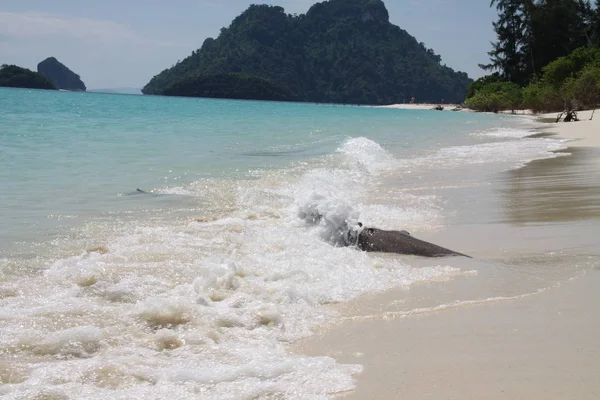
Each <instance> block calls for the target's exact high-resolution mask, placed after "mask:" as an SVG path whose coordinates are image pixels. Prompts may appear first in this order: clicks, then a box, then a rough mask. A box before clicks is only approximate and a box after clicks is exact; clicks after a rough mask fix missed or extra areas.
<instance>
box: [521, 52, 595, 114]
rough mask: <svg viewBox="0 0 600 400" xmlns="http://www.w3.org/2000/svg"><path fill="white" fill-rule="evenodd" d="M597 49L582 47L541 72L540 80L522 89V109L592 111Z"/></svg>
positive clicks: (555, 61)
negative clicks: (587, 109) (579, 109)
mask: <svg viewBox="0 0 600 400" xmlns="http://www.w3.org/2000/svg"><path fill="white" fill-rule="evenodd" d="M599 69H600V48H598V47H585V48H581V49H577V50H575V51H573V52H572V53H571V54H569V55H568V56H565V57H559V58H558V59H556V60H554V61H553V62H551V63H550V64H548V65H547V66H546V67H544V69H543V74H542V77H541V79H540V80H538V81H536V82H533V83H531V84H529V86H527V87H526V88H525V89H524V92H523V97H524V101H523V103H524V106H525V107H527V108H531V109H532V110H533V111H536V112H538V111H560V110H564V109H565V108H567V109H568V108H573V109H578V108H588V107H595V105H596V104H597V102H596V101H595V100H594V98H595V97H594V96H595V93H596V92H595V90H596V88H597V86H596V85H597V81H596V80H595V79H596V77H597V75H596V74H597V71H598V70H599Z"/></svg>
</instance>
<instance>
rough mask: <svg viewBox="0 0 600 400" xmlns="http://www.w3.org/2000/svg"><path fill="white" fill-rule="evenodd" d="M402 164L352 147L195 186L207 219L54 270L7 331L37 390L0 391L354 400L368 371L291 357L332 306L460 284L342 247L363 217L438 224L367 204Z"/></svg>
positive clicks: (11, 303)
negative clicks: (351, 395) (407, 289)
mask: <svg viewBox="0 0 600 400" xmlns="http://www.w3.org/2000/svg"><path fill="white" fill-rule="evenodd" d="M395 163H396V160H395V159H394V158H393V157H392V156H391V155H389V154H388V153H387V152H386V151H385V150H384V149H382V148H381V147H380V146H379V145H377V144H376V143H375V142H373V141H371V140H368V139H365V138H358V139H350V140H348V141H347V142H346V143H345V144H344V145H343V146H342V147H340V149H339V151H338V152H337V153H336V154H333V155H331V156H329V157H328V158H326V159H324V160H321V161H319V162H318V163H315V164H314V165H305V164H302V165H299V166H297V167H295V168H293V169H290V170H286V171H281V172H277V171H276V172H271V173H265V174H262V176H261V177H260V178H258V179H257V180H251V181H238V182H237V184H234V183H233V182H232V181H228V180H221V181H216V180H215V181H212V182H208V181H199V182H197V183H194V184H193V185H190V186H189V187H186V188H182V192H183V191H186V193H187V194H188V195H193V196H198V195H201V196H202V197H203V198H208V199H210V198H211V196H213V194H214V198H213V200H215V201H217V202H219V203H218V207H215V212H214V213H213V212H208V215H210V216H211V217H209V218H198V220H194V219H190V220H188V221H187V222H186V223H181V222H180V221H179V220H177V221H175V223H171V224H166V223H165V221H164V220H163V219H158V220H152V219H148V220H146V221H145V222H143V223H139V224H138V226H135V227H133V226H132V228H130V229H128V230H120V232H123V233H120V234H119V235H117V236H115V237H113V238H112V239H110V240H109V241H108V242H107V243H105V244H104V245H103V247H102V248H103V251H93V252H85V253H82V254H79V255H76V256H72V257H68V258H63V259H59V260H56V261H55V262H53V263H52V264H51V265H50V266H49V267H48V268H47V269H46V271H45V272H44V274H42V275H41V276H37V277H35V276H34V277H30V278H28V280H27V282H23V288H22V289H21V293H22V295H21V296H19V297H18V298H7V299H6V301H5V303H4V305H5V307H4V308H3V310H4V313H3V315H2V318H3V319H4V321H5V322H6V321H8V322H9V325H10V326H11V327H12V328H10V329H8V330H5V331H3V332H2V333H0V351H2V352H5V353H6V352H9V353H12V354H20V355H21V356H22V357H23V359H30V360H31V359H33V360H35V362H33V363H29V364H27V365H28V366H29V367H30V368H31V369H30V371H29V379H27V380H24V381H23V382H21V383H15V384H13V385H10V386H9V387H7V388H3V389H2V391H3V392H4V394H5V395H6V396H7V398H19V397H22V396H35V395H42V394H43V391H44V390H47V388H48V387H51V386H55V385H56V382H61V383H60V386H56V387H55V388H54V389H52V390H53V391H54V392H53V394H52V395H53V396H59V397H60V396H69V395H70V394H72V393H80V395H78V396H81V397H85V398H92V399H93V398H98V399H101V398H106V397H110V398H133V397H137V398H142V397H144V398H163V397H166V396H169V397H171V398H189V397H190V396H198V395H202V398H207V399H224V398H231V399H237V398H253V397H254V398H256V397H269V396H279V395H280V394H281V393H286V395H285V398H297V399H321V398H323V399H325V398H329V395H330V394H333V393H337V392H340V391H345V390H349V389H351V388H352V387H353V379H352V376H353V374H355V373H357V372H358V371H360V369H361V367H360V366H357V365H341V364H338V363H336V362H335V361H334V360H333V359H331V358H329V357H317V358H315V357H302V356H298V355H294V354H291V353H289V352H288V351H287V350H286V348H285V344H286V343H290V342H292V341H294V340H296V339H299V338H302V337H305V336H307V335H310V334H311V333H312V332H313V331H314V330H315V329H318V328H321V327H323V326H327V325H328V324H330V323H332V322H334V321H335V318H336V315H335V313H334V312H333V311H332V310H331V309H330V308H328V307H326V305H327V304H330V303H336V302H342V301H347V300H349V299H352V298H354V297H356V296H359V295H361V294H363V293H368V292H373V291H382V290H385V289H387V288H390V287H394V286H410V285H411V284H413V283H414V282H418V281H430V280H444V279H449V278H450V277H453V276H456V275H459V274H462V271H461V270H460V269H458V268H450V267H446V266H440V267H429V268H419V269H416V268H413V267H411V266H410V265H408V264H406V262H405V261H403V259H402V258H400V257H395V258H390V257H381V256H378V255H375V254H366V253H362V252H359V251H357V250H356V249H354V248H352V247H346V246H342V245H345V244H347V243H344V241H343V240H341V238H343V233H344V232H347V230H348V229H349V227H352V226H355V225H356V224H357V223H358V220H359V219H360V218H361V217H365V218H367V220H369V221H374V222H377V221H381V220H382V217H383V215H384V214H387V215H388V218H390V216H391V218H396V219H397V221H400V222H407V221H413V222H414V223H415V224H417V223H420V222H418V221H421V223H425V222H426V221H430V220H435V217H432V216H431V213H434V214H435V212H436V209H435V207H430V208H426V207H425V208H423V210H424V211H423V213H424V215H421V216H419V207H418V203H419V200H418V199H417V196H413V197H412V198H411V199H410V201H409V202H408V203H412V206H407V208H394V207H393V206H392V205H386V206H384V205H379V206H377V205H372V204H369V196H370V191H371V190H372V189H373V188H374V187H376V185H377V182H378V179H379V178H378V174H380V173H381V172H385V171H386V170H389V169H391V168H395V166H396V164H395ZM408 203H407V204H408ZM432 204H433V203H432ZM299 217H300V218H299ZM378 218H380V219H378ZM36 357H38V358H36ZM44 357H52V358H51V359H47V358H44ZM23 365H25V364H23ZM0 373H1V372H0ZM2 379H4V377H3V378H2ZM44 393H45V392H44Z"/></svg>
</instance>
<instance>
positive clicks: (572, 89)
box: [566, 65, 600, 108]
mask: <svg viewBox="0 0 600 400" xmlns="http://www.w3.org/2000/svg"><path fill="white" fill-rule="evenodd" d="M566 85H567V86H568V90H569V94H570V96H571V98H572V99H573V101H574V102H575V103H576V104H577V105H578V106H579V107H582V108H596V107H598V106H599V105H600V65H589V66H587V67H586V68H584V69H583V70H582V71H581V74H580V75H579V77H577V78H576V79H574V78H571V80H570V81H568V82H566Z"/></svg>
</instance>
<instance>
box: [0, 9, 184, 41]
mask: <svg viewBox="0 0 600 400" xmlns="http://www.w3.org/2000/svg"><path fill="white" fill-rule="evenodd" d="M1 36H4V37H12V38H15V39H24V38H36V37H45V38H47V37H48V36H65V37H70V38H75V39H79V40H84V41H93V42H96V43H104V44H111V43H120V44H123V43H127V44H133V45H149V44H151V45H154V46H156V45H159V46H179V45H178V44H176V43H173V42H165V41H153V40H149V39H148V38H145V37H142V36H140V35H138V34H137V33H136V32H135V31H134V30H132V29H130V28H129V27H127V26H125V25H122V24H119V23H116V22H114V21H107V20H98V19H90V18H77V17H74V18H67V17H63V16H60V15H55V14H49V13H40V12H30V11H28V12H4V11H0V37H1Z"/></svg>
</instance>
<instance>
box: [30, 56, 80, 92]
mask: <svg viewBox="0 0 600 400" xmlns="http://www.w3.org/2000/svg"><path fill="white" fill-rule="evenodd" d="M37 70H38V72H39V73H40V74H42V75H44V76H45V77H46V78H48V80H50V81H51V82H52V84H53V85H54V86H55V87H56V88H57V89H63V90H72V91H80V92H85V90H86V87H85V84H84V83H83V81H82V80H81V78H80V77H79V75H77V74H76V73H75V72H73V71H71V70H70V69H69V68H67V67H66V66H65V65H64V64H62V63H61V62H60V61H58V60H57V59H56V58H54V57H49V58H46V59H45V60H44V61H42V62H41V63H39V64H38V66H37Z"/></svg>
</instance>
